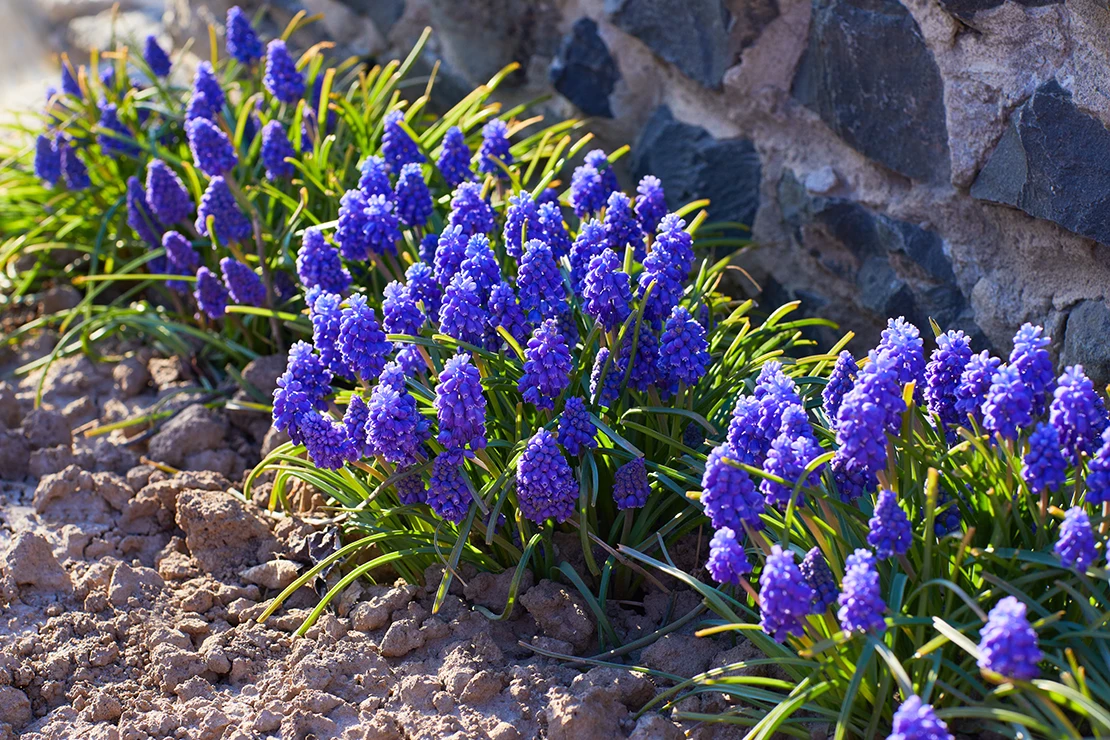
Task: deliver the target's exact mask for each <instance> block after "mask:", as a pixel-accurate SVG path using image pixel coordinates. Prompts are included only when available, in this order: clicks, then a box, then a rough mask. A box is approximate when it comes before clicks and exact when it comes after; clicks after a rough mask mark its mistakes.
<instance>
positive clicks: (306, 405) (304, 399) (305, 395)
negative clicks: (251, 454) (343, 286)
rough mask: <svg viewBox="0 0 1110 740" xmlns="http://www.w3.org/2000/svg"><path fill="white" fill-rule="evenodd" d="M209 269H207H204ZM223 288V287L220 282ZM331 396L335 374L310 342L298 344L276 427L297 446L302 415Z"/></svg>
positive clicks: (278, 393)
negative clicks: (286, 434) (313, 349)
mask: <svg viewBox="0 0 1110 740" xmlns="http://www.w3.org/2000/svg"><path fill="white" fill-rule="evenodd" d="M201 269H202V270H205V269H207V268H203V267H202V268H201ZM217 284H219V286H220V288H223V285H222V284H220V283H219V281H217ZM329 393H331V373H330V372H328V369H327V368H326V367H325V366H324V361H323V360H322V359H320V357H319V356H317V355H316V354H315V353H314V352H313V351H312V345H311V344H309V343H308V342H296V343H295V344H294V345H293V346H292V347H290V348H289V358H288V360H287V361H286V366H285V372H284V373H282V375H281V377H279V378H278V379H277V388H275V389H274V412H273V418H274V427H275V428H276V429H279V430H281V431H283V432H286V433H288V434H289V438H290V439H291V440H292V441H293V444H301V443H302V442H303V441H304V439H303V437H302V436H301V434H300V422H299V421H298V419H299V417H300V415H301V414H303V413H306V412H308V411H312V410H323V409H326V408H327V407H328V404H327V401H326V400H324V397H325V396H327V395H328V394H329Z"/></svg>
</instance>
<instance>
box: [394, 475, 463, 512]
mask: <svg viewBox="0 0 1110 740" xmlns="http://www.w3.org/2000/svg"><path fill="white" fill-rule="evenodd" d="M394 488H396V489H397V498H398V500H400V502H401V505H402V506H416V505H417V504H423V503H425V502H426V501H427V500H428V487H427V486H425V485H424V479H423V478H421V477H420V474H419V473H412V474H410V475H406V476H405V477H403V478H401V479H400V480H398V481H397V482H396V483H395V484H394ZM440 505H441V506H442V503H441V504H440ZM467 508H469V505H468V506H467Z"/></svg>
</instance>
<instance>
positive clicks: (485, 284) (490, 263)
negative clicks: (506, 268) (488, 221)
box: [459, 234, 501, 301]
mask: <svg viewBox="0 0 1110 740" xmlns="http://www.w3.org/2000/svg"><path fill="white" fill-rule="evenodd" d="M459 270H460V271H461V272H463V273H465V274H466V275H468V276H469V277H471V278H473V279H474V283H475V284H476V285H477V286H478V294H479V295H480V296H481V297H482V300H483V301H488V299H489V293H490V290H492V289H493V286H495V285H497V284H498V283H500V282H501V266H500V265H499V264H498V263H497V256H496V255H495V254H494V253H493V249H492V248H491V247H490V244H489V237H488V236H486V235H485V234H475V235H474V236H472V237H470V239H469V240H468V241H467V242H466V251H465V252H464V253H463V261H462V263H461V264H460V265H459Z"/></svg>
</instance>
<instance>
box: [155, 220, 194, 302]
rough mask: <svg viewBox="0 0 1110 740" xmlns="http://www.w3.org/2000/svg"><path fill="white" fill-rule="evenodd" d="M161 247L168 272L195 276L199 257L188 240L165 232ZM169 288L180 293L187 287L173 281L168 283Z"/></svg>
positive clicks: (184, 284)
mask: <svg viewBox="0 0 1110 740" xmlns="http://www.w3.org/2000/svg"><path fill="white" fill-rule="evenodd" d="M162 247H163V248H164V249H165V250H166V261H167V262H168V263H169V268H170V272H174V273H177V274H178V275H194V274H196V271H197V268H198V267H200V255H199V254H197V252H196V250H195V249H193V245H192V244H190V243H189V240H188V239H186V238H185V237H184V236H182V235H181V234H180V233H178V232H176V231H167V232H166V233H165V234H163V235H162ZM170 287H171V288H174V289H175V290H179V291H181V290H182V289H183V288H186V287H187V285H186V283H184V282H181V281H174V282H172V283H170ZM183 292H184V291H183Z"/></svg>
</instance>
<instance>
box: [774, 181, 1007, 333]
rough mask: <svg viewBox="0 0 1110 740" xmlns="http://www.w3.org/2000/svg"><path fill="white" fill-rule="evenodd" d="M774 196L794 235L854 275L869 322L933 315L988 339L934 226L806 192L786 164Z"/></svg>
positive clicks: (925, 320) (921, 322) (844, 275)
mask: <svg viewBox="0 0 1110 740" xmlns="http://www.w3.org/2000/svg"><path fill="white" fill-rule="evenodd" d="M779 200H780V203H781V205H782V212H783V218H784V220H785V222H786V225H787V227H788V228H789V230H790V232H791V233H792V235H793V238H794V240H795V241H796V242H797V243H798V244H799V245H800V246H802V247H803V248H804V249H806V250H807V251H810V252H813V253H814V254H815V255H816V256H817V258H818V259H819V260H821V263H822V264H823V265H824V267H825V268H827V269H828V270H829V271H830V272H832V273H833V274H834V275H836V277H838V278H840V279H842V280H844V281H847V282H849V283H853V282H854V283H855V285H856V286H857V287H858V289H859V291H858V295H859V302H860V305H861V306H862V307H863V308H864V309H866V310H867V311H869V312H871V313H872V316H871V317H870V318H871V320H872V321H873V322H875V323H880V324H881V323H882V322H885V320H886V319H887V318H888V317H894V316H905V317H906V319H907V320H909V321H911V322H912V323H914V324H915V325H917V326H918V327H922V328H923V329H924V328H925V327H927V326H928V325H929V319H933V320H935V321H936V322H937V323H938V324H939V325H940V326H941V328H943V329H945V330H948V329H962V330H963V331H964V332H966V333H967V334H968V335H969V336H970V337H971V340H972V344H973V345H975V346H977V347H984V346H986V344H987V342H986V338H985V337H984V335H983V332H982V330H981V329H980V327H979V326H978V325H977V324H976V322H975V316H974V311H973V310H972V309H971V306H970V304H969V302H968V300H967V298H966V297H965V296H964V295H963V293H961V292H960V289H959V287H958V286H957V285H956V276H955V274H954V272H953V270H952V263H951V261H950V260H949V258H948V256H947V255H946V254H945V251H944V241H943V240H942V239H941V237H940V235H939V234H937V233H936V232H934V231H929V230H928V229H923V228H921V227H920V226H918V225H917V224H912V223H909V222H907V221H900V220H898V219H894V218H891V217H889V216H886V215H884V214H881V213H876V212H874V211H871V210H870V209H868V208H865V207H864V206H862V205H860V204H859V203H856V202H854V201H851V200H848V199H845V198H828V197H811V196H810V195H809V194H808V193H807V192H806V189H805V186H804V185H802V184H801V183H799V182H798V181H797V179H796V178H795V177H794V175H793V173H792V172H790V171H789V170H787V171H786V172H785V173H784V175H783V179H782V182H781V183H780V184H779ZM859 319H865V317H857V320H859ZM844 328H851V329H856V328H857V327H856V326H845V327H844Z"/></svg>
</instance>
